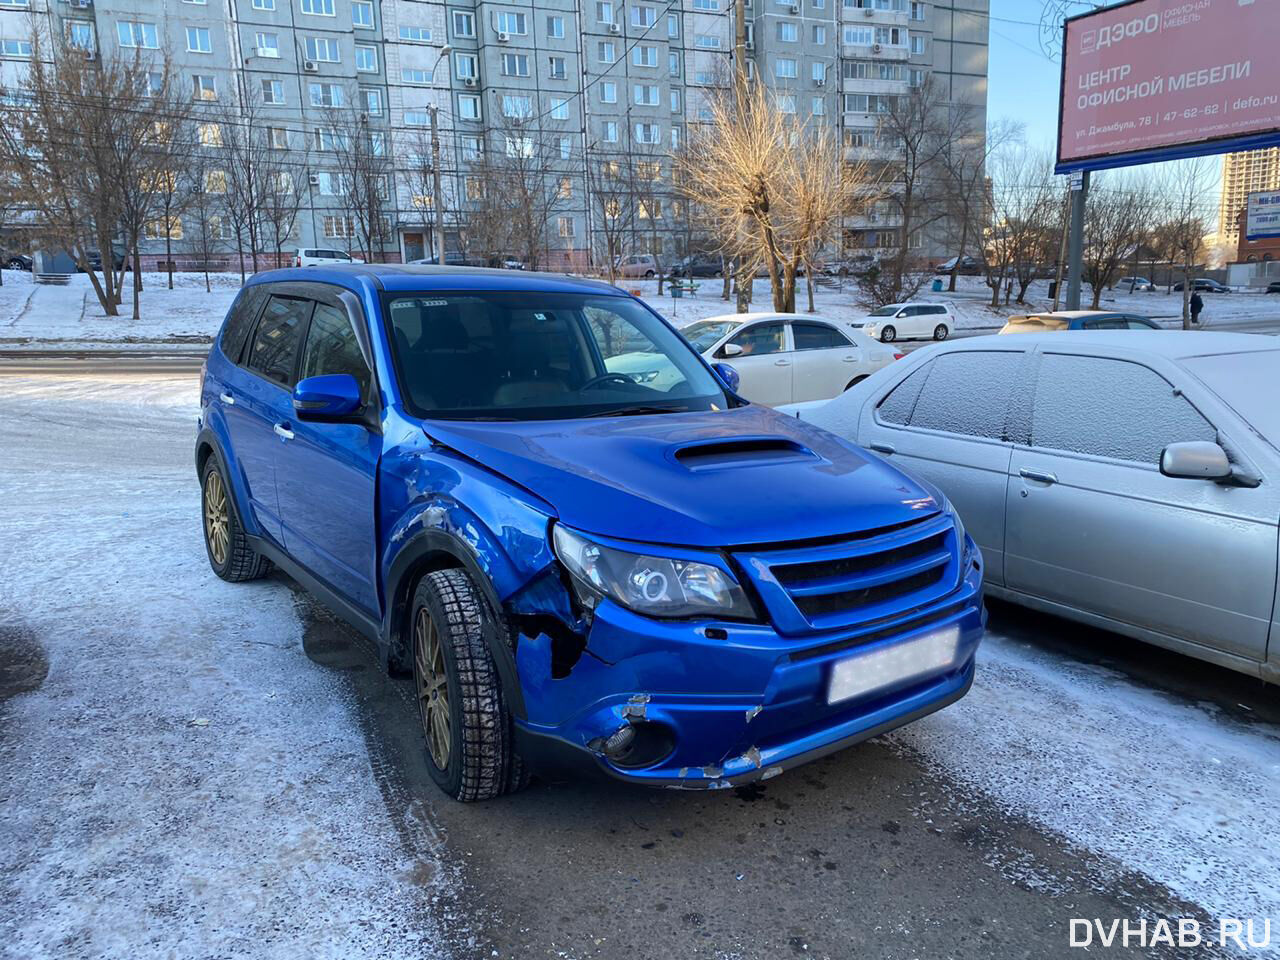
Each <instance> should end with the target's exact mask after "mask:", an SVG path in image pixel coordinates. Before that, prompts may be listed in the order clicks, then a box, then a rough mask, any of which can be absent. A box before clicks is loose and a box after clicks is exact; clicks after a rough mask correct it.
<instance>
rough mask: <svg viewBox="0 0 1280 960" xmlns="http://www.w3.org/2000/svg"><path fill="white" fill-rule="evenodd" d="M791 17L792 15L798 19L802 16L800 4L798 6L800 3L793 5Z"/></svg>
mask: <svg viewBox="0 0 1280 960" xmlns="http://www.w3.org/2000/svg"><path fill="white" fill-rule="evenodd" d="M791 15H792V16H793V17H798V16H800V4H798V3H793V4H792V5H791Z"/></svg>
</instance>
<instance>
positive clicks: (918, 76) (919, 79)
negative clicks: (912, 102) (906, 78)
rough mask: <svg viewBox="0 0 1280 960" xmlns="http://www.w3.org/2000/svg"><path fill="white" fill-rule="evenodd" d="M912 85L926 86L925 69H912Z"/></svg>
mask: <svg viewBox="0 0 1280 960" xmlns="http://www.w3.org/2000/svg"><path fill="white" fill-rule="evenodd" d="M911 86H913V87H923V86H924V71H923V70H917V69H912V71H911Z"/></svg>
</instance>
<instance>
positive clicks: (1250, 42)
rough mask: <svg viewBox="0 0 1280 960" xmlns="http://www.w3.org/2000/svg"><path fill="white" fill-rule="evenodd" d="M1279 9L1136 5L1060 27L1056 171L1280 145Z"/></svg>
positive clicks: (1273, 3)
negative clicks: (1059, 97)
mask: <svg viewBox="0 0 1280 960" xmlns="http://www.w3.org/2000/svg"><path fill="white" fill-rule="evenodd" d="M1278 28H1280V0H1133V2H1130V3H1123V4H1120V5H1118V6H1113V7H1107V8H1106V9H1103V10H1099V11H1096V12H1093V13H1088V14H1084V15H1082V16H1079V17H1074V18H1072V19H1069V20H1067V22H1066V24H1065V25H1064V27H1063V51H1062V99H1061V104H1060V107H1059V123H1058V171H1059V172H1060V173H1061V172H1065V171H1067V170H1073V169H1087V168H1099V167H1113V166H1124V165H1127V164H1131V163H1147V162H1151V161H1156V160H1171V159H1176V158H1178V157H1188V156H1197V155H1203V154H1209V153H1224V152H1227V151H1230V150H1241V149H1249V148H1252V147H1260V146H1268V145H1271V144H1276V143H1280V52H1277V49H1276V37H1277V29H1278Z"/></svg>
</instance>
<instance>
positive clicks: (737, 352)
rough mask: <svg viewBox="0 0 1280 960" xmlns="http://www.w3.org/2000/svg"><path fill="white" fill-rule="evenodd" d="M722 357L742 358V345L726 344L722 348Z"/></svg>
mask: <svg viewBox="0 0 1280 960" xmlns="http://www.w3.org/2000/svg"><path fill="white" fill-rule="evenodd" d="M720 356H722V357H740V356H742V345H741V344H737V343H726V344H725V345H724V346H723V347H721V348H720Z"/></svg>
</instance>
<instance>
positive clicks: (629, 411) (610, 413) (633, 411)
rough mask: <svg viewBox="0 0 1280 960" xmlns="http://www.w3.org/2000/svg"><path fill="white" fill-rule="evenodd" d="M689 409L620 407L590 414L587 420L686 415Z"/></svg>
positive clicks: (639, 406) (640, 406)
mask: <svg viewBox="0 0 1280 960" xmlns="http://www.w3.org/2000/svg"><path fill="white" fill-rule="evenodd" d="M688 410H689V408H688V407H655V406H652V405H649V406H645V405H640V404H637V405H636V406H632V407H618V408H617V409H615V410H604V411H601V412H600V413H588V414H587V416H586V419H592V418H594V417H639V416H644V415H645V414H650V413H686V412H687V411H688Z"/></svg>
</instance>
